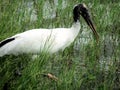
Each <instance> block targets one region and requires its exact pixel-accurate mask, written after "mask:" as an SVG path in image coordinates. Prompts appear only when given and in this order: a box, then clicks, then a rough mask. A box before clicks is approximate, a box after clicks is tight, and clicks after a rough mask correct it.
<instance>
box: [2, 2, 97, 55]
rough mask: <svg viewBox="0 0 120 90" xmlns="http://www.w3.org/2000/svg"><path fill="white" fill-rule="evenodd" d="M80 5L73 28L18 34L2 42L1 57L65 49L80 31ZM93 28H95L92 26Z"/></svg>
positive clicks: (76, 10)
mask: <svg viewBox="0 0 120 90" xmlns="http://www.w3.org/2000/svg"><path fill="white" fill-rule="evenodd" d="M80 5H81V6H82V8H83V7H84V5H82V4H79V5H78V6H76V7H75V8H74V10H73V14H74V16H73V18H74V23H73V25H72V27H71V28H54V29H33V30H28V31H25V32H23V33H20V34H16V35H14V36H12V37H10V38H7V39H5V40H3V41H1V42H0V57H2V56H4V55H9V54H14V55H19V54H24V53H33V54H38V53H40V52H41V51H43V50H46V51H47V52H49V53H55V52H57V51H59V50H64V49H65V48H66V47H68V46H69V45H70V44H71V43H72V42H73V41H74V39H75V38H76V37H77V35H78V33H79V31H80V22H79V14H80V13H79V12H78V9H79V8H80V7H79V6H80ZM84 8H85V7H84ZM83 17H84V16H83ZM89 24H90V23H89ZM89 24H88V25H89ZM90 25H91V24H90ZM91 28H93V29H94V27H92V26H91ZM93 31H94V30H93ZM95 33H96V32H95Z"/></svg>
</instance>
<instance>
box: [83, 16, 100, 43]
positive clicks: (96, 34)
mask: <svg viewBox="0 0 120 90" xmlns="http://www.w3.org/2000/svg"><path fill="white" fill-rule="evenodd" d="M83 18H84V19H85V21H86V22H87V24H88V26H89V27H90V28H91V30H92V31H93V34H94V35H95V37H96V40H97V42H98V41H99V35H98V33H97V31H96V28H95V26H94V25H93V23H92V20H91V18H90V16H86V17H84V16H83Z"/></svg>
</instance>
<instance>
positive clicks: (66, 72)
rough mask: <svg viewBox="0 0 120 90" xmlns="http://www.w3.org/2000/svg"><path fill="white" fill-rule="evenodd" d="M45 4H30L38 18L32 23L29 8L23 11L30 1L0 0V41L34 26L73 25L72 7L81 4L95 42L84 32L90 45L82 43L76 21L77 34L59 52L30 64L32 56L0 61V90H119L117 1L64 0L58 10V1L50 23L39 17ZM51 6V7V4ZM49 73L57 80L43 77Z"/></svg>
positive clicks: (119, 16)
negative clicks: (92, 26) (94, 31)
mask: <svg viewBox="0 0 120 90" xmlns="http://www.w3.org/2000/svg"><path fill="white" fill-rule="evenodd" d="M31 1H32V0H31ZM45 1H47V0H45ZM45 1H44V0H33V2H34V4H33V5H34V8H35V10H36V14H37V18H38V19H37V20H36V21H34V22H31V20H30V16H31V14H32V10H31V11H30V12H29V13H28V12H26V10H27V8H28V7H27V2H29V0H26V1H24V0H21V1H18V0H14V1H11V0H0V41H1V40H3V39H5V38H7V37H9V36H12V35H14V34H16V33H20V32H23V31H26V30H29V29H33V28H53V27H54V28H55V27H70V26H71V25H72V22H73V20H72V9H73V6H74V5H75V4H77V3H81V2H82V3H85V4H86V5H87V6H88V8H89V10H90V12H91V16H92V19H93V21H94V23H95V26H96V28H97V32H98V33H99V37H100V41H99V43H98V44H96V42H95V40H94V38H92V37H93V36H92V37H91V35H92V33H91V32H90V33H88V34H85V36H86V35H87V36H88V38H86V40H88V41H89V42H88V43H87V44H84V42H81V41H82V39H83V38H85V36H84V35H82V32H84V31H85V30H84V29H86V32H88V31H90V30H89V27H88V26H84V25H86V23H85V21H84V20H83V19H82V17H80V21H81V25H82V26H81V32H80V35H79V36H78V38H77V39H76V41H75V42H74V44H72V45H71V46H70V47H68V48H66V49H65V50H64V52H58V53H56V54H52V55H50V54H48V53H47V52H42V53H40V55H39V56H38V57H37V58H36V59H35V60H32V59H31V56H32V55H19V56H12V55H10V56H4V57H2V58H1V57H0V89H10V90H14V89H15V90H16V89H19V90H24V89H25V90H27V89H28V90H36V89H38V90H93V89H94V90H113V89H114V90H118V89H120V26H119V24H120V12H119V11H120V1H119V0H111V1H109V0H106V1H104V0H99V1H98V0H93V1H90V0H67V6H66V8H64V9H62V0H59V2H58V6H57V7H56V14H57V16H56V17H55V18H54V19H44V18H43V13H42V12H43V8H42V7H43V6H44V3H45ZM50 4H51V5H54V3H53V0H51V1H50ZM52 8H54V7H53V6H52ZM48 9H49V8H48ZM79 43H80V44H79ZM48 73H51V74H53V75H55V76H56V77H57V78H58V80H57V81H55V80H53V79H50V78H48V77H46V76H45V75H46V74H48Z"/></svg>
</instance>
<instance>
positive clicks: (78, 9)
mask: <svg viewBox="0 0 120 90" xmlns="http://www.w3.org/2000/svg"><path fill="white" fill-rule="evenodd" d="M80 15H81V16H82V17H83V18H84V20H85V21H86V23H87V24H88V26H89V27H90V28H91V29H92V31H93V33H94V35H95V36H96V38H97V40H98V37H99V36H98V34H97V32H96V29H95V26H94V25H93V23H92V20H91V17H90V14H89V11H88V9H87V7H86V5H85V4H78V5H76V6H75V7H74V9H73V18H74V22H77V20H79V18H80Z"/></svg>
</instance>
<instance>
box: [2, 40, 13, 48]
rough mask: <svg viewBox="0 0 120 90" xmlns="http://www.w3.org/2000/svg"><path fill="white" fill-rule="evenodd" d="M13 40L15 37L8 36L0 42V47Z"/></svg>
mask: <svg viewBox="0 0 120 90" xmlns="http://www.w3.org/2000/svg"><path fill="white" fill-rule="evenodd" d="M13 40H15V38H8V39H6V40H4V41H2V42H0V48H1V47H2V46H4V45H6V44H7V43H9V42H11V41H13Z"/></svg>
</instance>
